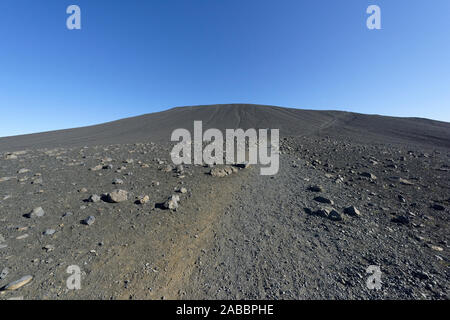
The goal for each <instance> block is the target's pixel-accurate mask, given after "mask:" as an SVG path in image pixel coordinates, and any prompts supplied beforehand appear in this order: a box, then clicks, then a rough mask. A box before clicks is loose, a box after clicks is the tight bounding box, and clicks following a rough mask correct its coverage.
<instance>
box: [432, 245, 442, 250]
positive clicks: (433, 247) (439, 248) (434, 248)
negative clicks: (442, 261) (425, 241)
mask: <svg viewBox="0 0 450 320" xmlns="http://www.w3.org/2000/svg"><path fill="white" fill-rule="evenodd" d="M430 248H431V249H433V250H434V251H444V249H443V248H442V247H439V246H435V245H431V246H430Z"/></svg>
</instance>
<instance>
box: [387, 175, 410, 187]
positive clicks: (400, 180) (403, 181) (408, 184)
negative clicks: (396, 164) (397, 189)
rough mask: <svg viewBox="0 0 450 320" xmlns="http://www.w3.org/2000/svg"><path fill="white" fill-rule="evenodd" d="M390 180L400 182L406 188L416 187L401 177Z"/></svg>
mask: <svg viewBox="0 0 450 320" xmlns="http://www.w3.org/2000/svg"><path fill="white" fill-rule="evenodd" d="M389 180H391V181H394V182H398V183H400V184H403V185H405V186H412V185H414V183H413V182H411V181H409V180H406V179H403V178H401V177H390V178H389Z"/></svg>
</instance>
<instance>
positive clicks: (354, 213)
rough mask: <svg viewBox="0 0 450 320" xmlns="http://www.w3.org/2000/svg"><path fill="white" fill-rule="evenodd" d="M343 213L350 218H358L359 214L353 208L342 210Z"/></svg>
mask: <svg viewBox="0 0 450 320" xmlns="http://www.w3.org/2000/svg"><path fill="white" fill-rule="evenodd" d="M344 213H346V214H348V215H350V216H360V215H361V212H360V211H359V210H358V209H357V208H356V207H355V206H350V207H347V208H345V209H344Z"/></svg>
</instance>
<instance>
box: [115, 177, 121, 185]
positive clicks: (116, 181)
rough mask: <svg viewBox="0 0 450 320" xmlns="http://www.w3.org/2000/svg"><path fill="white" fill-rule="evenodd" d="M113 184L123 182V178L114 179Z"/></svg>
mask: <svg viewBox="0 0 450 320" xmlns="http://www.w3.org/2000/svg"><path fill="white" fill-rule="evenodd" d="M113 184H123V180H122V179H118V178H116V179H114V181H113Z"/></svg>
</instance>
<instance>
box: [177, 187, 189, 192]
mask: <svg viewBox="0 0 450 320" xmlns="http://www.w3.org/2000/svg"><path fill="white" fill-rule="evenodd" d="M178 192H179V193H187V189H186V188H185V187H181V188H179V189H178Z"/></svg>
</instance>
